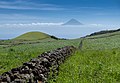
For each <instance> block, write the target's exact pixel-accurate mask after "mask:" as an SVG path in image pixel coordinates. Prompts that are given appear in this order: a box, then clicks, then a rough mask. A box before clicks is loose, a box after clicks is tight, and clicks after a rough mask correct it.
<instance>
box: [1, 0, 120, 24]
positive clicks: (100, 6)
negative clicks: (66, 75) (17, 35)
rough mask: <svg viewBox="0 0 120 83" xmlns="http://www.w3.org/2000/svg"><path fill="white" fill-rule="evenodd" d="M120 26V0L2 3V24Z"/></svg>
mask: <svg viewBox="0 0 120 83" xmlns="http://www.w3.org/2000/svg"><path fill="white" fill-rule="evenodd" d="M71 18H75V19H77V20H79V21H80V22H82V23H84V24H120V23H119V22H120V0H0V24H3V23H31V22H65V21H68V20H69V19H71Z"/></svg>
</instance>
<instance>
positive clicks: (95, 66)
mask: <svg viewBox="0 0 120 83" xmlns="http://www.w3.org/2000/svg"><path fill="white" fill-rule="evenodd" d="M119 59H120V32H114V33H107V34H101V35H94V36H90V37H87V38H84V39H83V45H82V49H79V50H78V51H77V52H76V53H75V54H74V55H73V56H72V57H70V58H69V59H67V60H66V61H65V63H64V64H62V65H61V66H60V70H59V75H58V76H57V78H54V79H52V80H50V81H49V82H50V83H119V82H120V72H119V71H120V60H119Z"/></svg>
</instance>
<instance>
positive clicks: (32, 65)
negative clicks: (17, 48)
mask: <svg viewBox="0 0 120 83" xmlns="http://www.w3.org/2000/svg"><path fill="white" fill-rule="evenodd" d="M74 52H75V47H73V46H66V47H63V48H58V49H56V50H53V51H49V52H44V53H42V54H41V55H39V56H38V57H37V58H34V59H31V60H30V61H29V62H26V63H23V65H22V66H20V67H18V68H13V69H12V70H11V71H8V72H5V73H3V74H2V75H1V76H0V83H45V82H47V79H48V78H49V77H50V75H51V76H52V77H54V75H56V74H58V71H59V65H60V64H61V63H63V62H64V61H65V59H66V58H67V57H69V56H70V55H71V54H72V53H74Z"/></svg>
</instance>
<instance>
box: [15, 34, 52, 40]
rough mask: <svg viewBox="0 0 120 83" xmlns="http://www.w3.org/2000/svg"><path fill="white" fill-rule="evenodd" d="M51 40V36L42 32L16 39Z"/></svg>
mask: <svg viewBox="0 0 120 83" xmlns="http://www.w3.org/2000/svg"><path fill="white" fill-rule="evenodd" d="M46 38H50V35H48V34H45V33H42V32H28V33H25V34H23V35H21V36H18V37H16V38H15V40H41V39H46Z"/></svg>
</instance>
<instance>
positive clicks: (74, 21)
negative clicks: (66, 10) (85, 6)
mask: <svg viewBox="0 0 120 83" xmlns="http://www.w3.org/2000/svg"><path fill="white" fill-rule="evenodd" d="M63 25H83V24H82V23H80V22H79V21H77V20H76V19H71V20H69V21H68V22H66V23H64V24H63Z"/></svg>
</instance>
